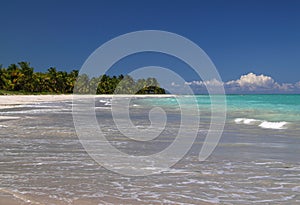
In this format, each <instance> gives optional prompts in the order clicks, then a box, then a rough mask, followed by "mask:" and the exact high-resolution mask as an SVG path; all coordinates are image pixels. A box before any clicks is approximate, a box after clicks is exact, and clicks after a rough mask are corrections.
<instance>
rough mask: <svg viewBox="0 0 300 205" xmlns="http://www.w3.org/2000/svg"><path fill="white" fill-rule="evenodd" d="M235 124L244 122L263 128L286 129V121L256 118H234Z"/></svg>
mask: <svg viewBox="0 0 300 205" xmlns="http://www.w3.org/2000/svg"><path fill="white" fill-rule="evenodd" d="M234 122H235V123H236V124H246V125H257V126H259V127H261V128H265V129H286V128H287V127H286V125H287V124H288V122H285V121H282V122H269V121H266V120H258V119H249V118H236V119H235V120H234Z"/></svg>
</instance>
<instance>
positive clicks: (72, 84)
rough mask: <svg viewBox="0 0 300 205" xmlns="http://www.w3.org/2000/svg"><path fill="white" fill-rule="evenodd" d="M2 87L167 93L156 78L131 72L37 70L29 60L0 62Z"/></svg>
mask: <svg viewBox="0 0 300 205" xmlns="http://www.w3.org/2000/svg"><path fill="white" fill-rule="evenodd" d="M1 90H2V92H3V91H10V92H21V93H57V94H68V93H73V92H74V93H79V94H89V93H90V94H94V93H95V92H96V94H114V93H115V94H165V90H164V89H163V88H161V87H160V85H159V83H158V82H157V80H156V79H155V78H147V79H138V80H134V79H133V78H132V77H131V76H129V75H125V76H124V75H119V76H108V75H102V76H99V77H91V78H90V77H89V76H88V75H86V74H81V75H79V71H78V70H72V71H70V72H66V71H58V70H56V68H54V67H50V68H49V69H48V70H47V72H34V68H33V67H31V66H30V63H28V62H19V63H17V64H11V65H10V66H8V67H7V68H3V67H2V65H0V94H1Z"/></svg>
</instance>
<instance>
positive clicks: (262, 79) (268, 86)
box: [185, 73, 300, 93]
mask: <svg viewBox="0 0 300 205" xmlns="http://www.w3.org/2000/svg"><path fill="white" fill-rule="evenodd" d="M185 85H186V86H192V87H193V88H194V89H195V90H198V91H201V90H203V88H205V87H206V86H210V87H214V86H216V87H217V86H223V85H224V87H225V90H226V91H227V93H243V92H244V93H245V92H246V93H280V92H281V93H284V92H290V93H293V92H297V93H299V92H300V81H299V82H298V83H295V84H292V83H282V84H280V83H278V82H276V81H275V80H274V79H273V78H272V77H270V76H266V75H263V74H261V75H256V74H255V73H248V74H246V75H242V76H241V77H240V78H239V79H237V80H231V81H228V82H225V83H224V82H220V81H218V80H216V79H212V80H209V81H191V82H185Z"/></svg>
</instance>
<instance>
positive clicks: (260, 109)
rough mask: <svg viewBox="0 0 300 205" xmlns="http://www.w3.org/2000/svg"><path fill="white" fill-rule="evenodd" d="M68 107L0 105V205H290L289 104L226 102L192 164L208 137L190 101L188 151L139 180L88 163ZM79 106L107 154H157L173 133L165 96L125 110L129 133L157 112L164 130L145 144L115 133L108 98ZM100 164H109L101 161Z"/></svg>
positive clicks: (175, 121)
mask: <svg viewBox="0 0 300 205" xmlns="http://www.w3.org/2000/svg"><path fill="white" fill-rule="evenodd" d="M72 97H73V96H72V95H57V96H55V95H53V96H52V95H48V96H47V95H45V96H44V95H40V96H17V95H16V96H0V130H1V132H0V141H1V145H0V146H1V150H3V152H2V153H1V155H0V181H1V186H0V203H1V204H121V203H122V204H162V203H164V204H253V203H265V204H270V203H271V204H298V203H299V202H300V196H299V194H298V193H299V191H300V187H299V184H300V181H299V179H300V164H299V160H298V158H299V156H300V153H299V152H300V151H299V145H300V138H299V131H300V130H299V127H298V124H299V122H300V119H299V113H300V111H299V107H298V104H297V102H298V101H299V95H293V96H291V95H280V96H272V95H248V96H237V95H232V96H227V110H228V112H227V119H226V124H225V128H224V132H223V134H222V137H221V140H220V142H219V144H218V146H217V148H216V149H215V150H214V152H213V153H212V155H211V156H210V157H209V158H208V159H206V160H205V161H199V159H198V155H199V152H200V150H201V147H202V145H203V141H204V139H205V137H206V134H207V132H208V129H209V127H210V112H209V107H210V98H209V96H206V95H199V96H196V98H197V102H198V106H199V110H200V114H201V123H200V124H199V131H198V134H197V138H196V139H195V141H194V143H193V146H192V147H191V149H190V150H189V151H188V152H187V154H186V155H185V156H184V157H183V159H182V160H180V161H179V162H178V163H176V164H175V165H174V166H172V167H170V168H163V169H161V168H160V167H157V166H155V165H153V166H149V167H146V169H148V170H154V171H155V174H153V175H149V176H142V177H140V176H125V175H122V174H119V173H116V172H113V171H111V170H108V169H107V168H105V167H104V166H102V165H101V164H100V163H98V162H96V161H95V160H94V159H93V158H91V156H90V155H89V154H88V153H87V152H86V150H85V149H84V147H83V145H82V144H81V142H80V140H79V138H78V136H77V133H76V130H75V127H74V122H73V116H72V107H73V105H72ZM129 97H130V96H123V98H124V99H125V98H126V99H127V98H129ZM176 97H179V98H181V102H182V105H181V109H189V108H190V106H191V104H190V103H191V102H192V101H191V100H190V96H176ZM82 98H93V99H94V100H95V109H94V110H95V114H96V119H97V121H98V124H99V127H100V129H101V130H102V132H103V133H104V134H105V136H106V138H107V140H108V141H109V142H110V144H111V145H113V146H114V147H116V148H117V149H119V150H120V151H122V152H123V153H126V154H128V155H132V156H146V155H151V154H153V153H159V152H161V151H163V150H164V149H166V148H167V147H168V146H169V145H170V144H171V143H172V142H173V141H174V138H175V137H176V134H177V133H178V129H179V128H180V122H181V112H180V107H179V105H178V104H177V103H178V102H177V101H176V99H175V96H172V95H170V96H168V95H163V96H142V95H137V97H134V98H133V99H132V101H131V102H130V104H129V109H130V117H131V120H132V123H133V124H134V125H135V126H137V127H138V128H139V129H146V128H147V127H148V126H149V110H151V109H152V108H154V107H160V108H161V109H163V110H164V111H165V113H166V116H167V123H166V129H165V130H163V131H162V133H161V135H160V136H159V137H157V138H155V139H153V140H151V141H149V142H136V141H134V140H132V139H129V138H127V137H126V136H124V134H122V133H121V132H120V131H119V130H118V127H117V126H116V125H115V122H114V119H113V116H112V114H111V105H112V96H111V95H107V96H102V95H101V96H85V97H82ZM192 114H193V113H192ZM87 126H88V125H87ZM123 129H125V131H126V127H125V128H123ZM127 131H129V132H130V131H131V130H127ZM101 155H103V157H104V158H107V159H110V160H113V159H112V158H109V157H110V154H109V153H105V152H101ZM162 160H163V159H162ZM109 162H112V161H108V163H109ZM122 166H124V167H122ZM126 166H129V165H126V164H120V165H119V168H120V169H122V168H126ZM130 166H131V168H132V169H134V168H138V165H134V164H131V165H130Z"/></svg>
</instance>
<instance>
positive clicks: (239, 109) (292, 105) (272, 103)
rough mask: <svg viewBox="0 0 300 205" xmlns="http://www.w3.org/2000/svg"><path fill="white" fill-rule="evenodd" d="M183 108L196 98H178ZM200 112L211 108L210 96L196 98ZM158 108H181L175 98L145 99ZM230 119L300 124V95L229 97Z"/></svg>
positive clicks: (227, 97)
mask: <svg viewBox="0 0 300 205" xmlns="http://www.w3.org/2000/svg"><path fill="white" fill-rule="evenodd" d="M178 98H180V99H181V100H180V101H181V102H183V106H187V107H188V106H191V103H193V102H192V101H191V100H190V99H191V98H194V96H178ZM195 98H196V100H197V102H198V106H199V109H200V110H208V109H210V108H211V101H210V97H209V96H208V95H196V96H195ZM143 101H144V102H145V103H149V104H152V105H156V106H164V107H173V108H179V106H178V102H177V100H176V99H175V98H159V99H151V98H149V99H144V100H143ZM226 106H227V116H228V118H229V119H230V118H234V117H236V118H248V119H258V120H266V121H274V122H275V121H288V122H300V95H227V96H226Z"/></svg>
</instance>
